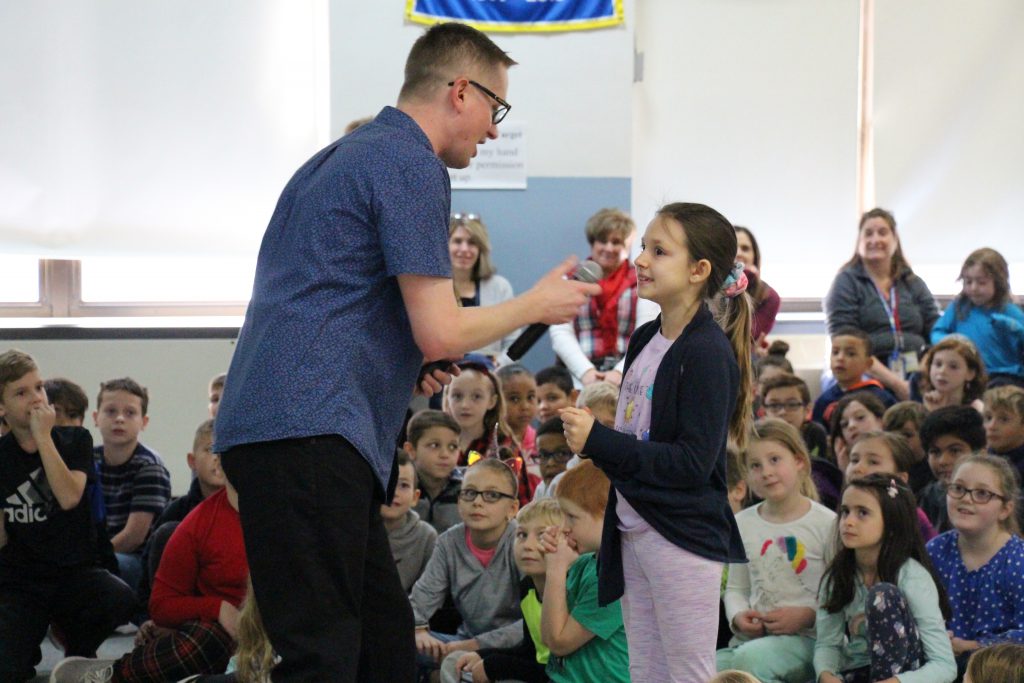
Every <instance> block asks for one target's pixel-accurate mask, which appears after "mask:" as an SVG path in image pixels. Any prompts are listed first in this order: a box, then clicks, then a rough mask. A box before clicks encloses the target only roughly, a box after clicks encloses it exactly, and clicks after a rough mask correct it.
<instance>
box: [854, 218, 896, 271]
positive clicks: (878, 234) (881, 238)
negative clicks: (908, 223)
mask: <svg viewBox="0 0 1024 683" xmlns="http://www.w3.org/2000/svg"><path fill="white" fill-rule="evenodd" d="M898 245H899V240H898V239H896V233H894V232H893V231H892V228H890V227H889V223H888V222H887V221H886V220H885V219H884V218H880V217H875V218H869V219H868V220H867V222H865V223H864V226H863V227H862V228H861V229H860V239H859V240H858V241H857V253H858V254H859V255H860V257H861V258H862V259H863V260H865V261H870V262H875V263H887V262H889V261H890V260H891V259H892V257H893V254H895V253H896V247H897V246H898Z"/></svg>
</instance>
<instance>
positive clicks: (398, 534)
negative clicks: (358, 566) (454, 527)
mask: <svg viewBox="0 0 1024 683" xmlns="http://www.w3.org/2000/svg"><path fill="white" fill-rule="evenodd" d="M396 465H397V467H398V478H397V481H396V483H395V496H394V498H393V499H392V500H391V505H381V506H380V516H381V519H382V520H383V521H384V528H385V529H387V532H388V543H389V544H390V545H391V555H392V556H394V558H395V566H396V567H397V568H398V577H399V578H400V579H401V580H402V589H403V590H404V591H405V592H406V593H408V592H409V590H410V589H411V588H412V586H413V584H414V583H416V579H418V578H420V574H422V573H423V569H424V568H425V567H426V566H427V561H428V560H430V556H431V554H432V553H433V552H434V544H435V543H436V542H437V531H435V530H434V527H432V526H430V525H429V524H427V523H426V522H424V521H423V520H421V519H420V516H419V515H417V514H416V511H415V510H413V509H412V507H413V506H414V505H416V503H417V502H418V501H419V499H420V490H419V488H418V487H417V486H416V468H415V467H413V464H412V460H411V459H410V458H409V455H408V453H406V452H405V451H402V450H399V451H398V454H397V458H396Z"/></svg>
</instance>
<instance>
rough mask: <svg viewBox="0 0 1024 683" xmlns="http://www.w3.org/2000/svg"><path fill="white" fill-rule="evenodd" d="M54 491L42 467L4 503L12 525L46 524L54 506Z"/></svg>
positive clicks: (8, 519) (29, 476)
mask: <svg viewBox="0 0 1024 683" xmlns="http://www.w3.org/2000/svg"><path fill="white" fill-rule="evenodd" d="M53 502H54V497H53V491H52V490H51V489H50V482H48V481H47V480H46V473H45V472H44V471H43V468H42V467H39V468H38V469H36V471H35V472H33V473H32V474H30V475H28V478H27V479H26V480H25V481H24V482H22V483H21V485H20V486H18V488H17V490H16V491H15V492H14V493H12V494H11V495H9V496H8V497H7V500H5V501H4V513H6V515H7V521H8V523H10V524H33V523H35V522H45V521H46V520H47V518H48V511H49V510H50V509H51V506H52V505H53Z"/></svg>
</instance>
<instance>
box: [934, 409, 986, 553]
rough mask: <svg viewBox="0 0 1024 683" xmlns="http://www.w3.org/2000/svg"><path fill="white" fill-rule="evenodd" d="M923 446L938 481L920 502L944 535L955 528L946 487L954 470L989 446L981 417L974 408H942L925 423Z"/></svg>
mask: <svg viewBox="0 0 1024 683" xmlns="http://www.w3.org/2000/svg"><path fill="white" fill-rule="evenodd" d="M921 445H922V446H924V450H925V452H926V453H927V454H928V466H929V467H931V469H932V474H934V475H935V481H933V482H932V483H931V484H928V486H925V487H924V489H922V490H921V495H920V496H919V497H918V502H919V503H920V505H921V509H922V510H924V512H925V514H926V515H928V519H929V520H931V523H932V526H934V527H935V530H936V531H938V532H939V533H940V534H941V533H944V532H946V531H949V530H950V529H951V528H952V526H951V525H950V523H949V515H948V514H947V512H946V487H947V486H948V485H949V483H950V481H951V480H952V476H953V470H955V469H956V467H957V465H959V464H960V461H961V460H963V459H964V458H966V457H967V456H968V455H971V454H972V453H975V452H977V451H980V450H982V449H983V448H984V447H985V428H984V426H983V424H982V419H981V415H979V414H978V411H977V410H975V409H974V408H971V407H970V406H948V407H946V408H939V409H938V410H936V411H934V412H932V413H929V414H928V417H926V418H925V420H924V422H923V423H922V424H921Z"/></svg>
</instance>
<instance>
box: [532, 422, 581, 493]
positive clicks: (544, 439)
mask: <svg viewBox="0 0 1024 683" xmlns="http://www.w3.org/2000/svg"><path fill="white" fill-rule="evenodd" d="M572 456H573V452H572V449H571V448H569V443H568V442H567V441H566V440H565V432H563V431H562V418H560V417H553V418H551V419H550V420H548V421H546V422H545V423H544V424H542V425H541V426H540V428H539V429H537V462H538V463H540V476H541V479H542V481H541V483H539V484H537V489H536V491H534V494H533V499H534V500H540V499H541V498H550V497H552V494H553V493H554V487H553V486H552V485H551V482H552V481H554V479H555V477H557V476H558V475H559V474H561V473H562V472H565V468H566V466H567V465H568V464H569V461H570V460H572Z"/></svg>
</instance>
